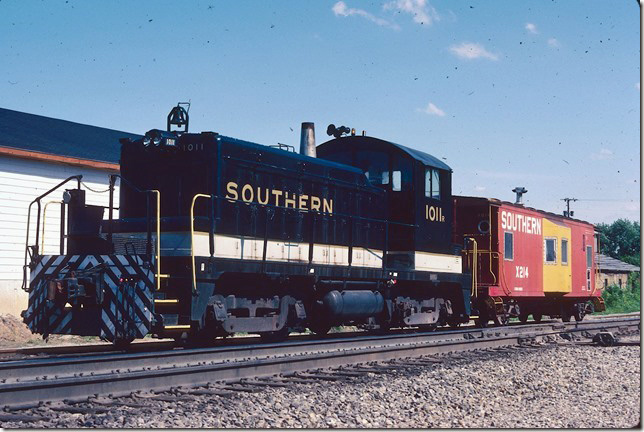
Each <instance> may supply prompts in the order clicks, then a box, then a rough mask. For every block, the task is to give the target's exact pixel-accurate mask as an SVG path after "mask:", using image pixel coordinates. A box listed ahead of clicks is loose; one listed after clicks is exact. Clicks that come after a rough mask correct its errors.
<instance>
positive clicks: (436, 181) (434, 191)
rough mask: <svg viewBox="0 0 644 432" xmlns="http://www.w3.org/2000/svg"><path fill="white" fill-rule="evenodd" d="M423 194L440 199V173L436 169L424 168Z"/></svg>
mask: <svg viewBox="0 0 644 432" xmlns="http://www.w3.org/2000/svg"><path fill="white" fill-rule="evenodd" d="M425 196H426V197H427V198H432V199H437V200H439V199H441V184H440V173H439V171H438V170H437V169H433V168H427V169H425Z"/></svg>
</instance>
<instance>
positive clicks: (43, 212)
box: [40, 201, 64, 255]
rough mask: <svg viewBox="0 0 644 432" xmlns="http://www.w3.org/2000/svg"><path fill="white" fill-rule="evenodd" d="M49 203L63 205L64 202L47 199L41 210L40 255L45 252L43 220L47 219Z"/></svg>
mask: <svg viewBox="0 0 644 432" xmlns="http://www.w3.org/2000/svg"><path fill="white" fill-rule="evenodd" d="M49 204H62V205H64V203H63V202H62V201H47V203H46V204H45V207H44V208H43V211H42V236H41V238H42V243H41V244H40V255H44V254H45V221H46V220H47V218H46V215H47V206H49Z"/></svg>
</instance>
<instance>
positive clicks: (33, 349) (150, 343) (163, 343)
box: [0, 312, 640, 363]
mask: <svg viewBox="0 0 644 432" xmlns="http://www.w3.org/2000/svg"><path fill="white" fill-rule="evenodd" d="M639 315H640V313H639V312H635V313H623V314H611V315H589V316H587V317H586V320H597V319H602V320H606V319H609V318H619V317H632V316H639ZM558 322H559V321H558V320H554V319H544V320H543V324H554V323H558ZM508 325H509V326H519V325H534V323H530V324H520V323H518V322H511V323H510V324H508ZM472 328H474V325H473V324H465V325H462V326H461V327H460V329H447V328H446V327H443V328H441V329H440V330H439V331H438V332H435V333H436V334H438V333H440V332H443V331H449V332H455V331H463V330H466V329H472ZM389 332H390V334H395V333H398V334H409V333H413V332H415V333H418V332H417V331H416V330H415V329H413V328H402V329H397V330H396V329H392V330H390V331H389ZM366 335H369V333H368V332H367V331H365V330H357V331H345V332H336V333H330V334H328V335H325V336H318V335H314V334H312V333H310V334H306V333H292V334H291V335H290V336H289V341H293V342H295V341H301V340H311V339H315V338H318V339H319V338H326V339H331V338H347V337H364V336H366ZM260 340H261V339H260V337H259V336H256V335H247V336H234V337H228V338H223V339H218V340H217V344H218V346H223V345H226V346H232V345H243V344H246V345H248V344H250V343H254V342H259V341H260ZM179 347H180V346H179V345H177V344H176V342H175V341H174V340H170V339H153V340H139V341H135V342H133V343H132V344H130V346H129V347H128V348H127V351H128V352H144V351H159V350H164V349H166V350H171V349H174V348H179ZM123 351H124V349H123V348H120V347H116V346H114V345H113V344H111V343H108V342H99V343H88V344H80V345H78V344H77V345H72V344H65V345H40V346H38V345H36V346H25V347H16V348H0V363H2V362H5V361H10V360H18V359H20V358H21V357H20V356H35V355H39V356H41V358H42V356H43V355H45V356H56V355H62V354H65V355H75V354H78V355H83V354H102V353H109V352H123ZM11 356H18V358H15V359H14V358H11Z"/></svg>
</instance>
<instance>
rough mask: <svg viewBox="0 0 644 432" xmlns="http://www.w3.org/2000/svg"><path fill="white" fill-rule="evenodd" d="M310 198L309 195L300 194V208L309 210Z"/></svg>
mask: <svg viewBox="0 0 644 432" xmlns="http://www.w3.org/2000/svg"><path fill="white" fill-rule="evenodd" d="M308 199H309V196H308V195H300V200H299V203H298V204H299V206H298V207H299V208H300V210H307V208H306V205H307V202H306V201H307V200H308Z"/></svg>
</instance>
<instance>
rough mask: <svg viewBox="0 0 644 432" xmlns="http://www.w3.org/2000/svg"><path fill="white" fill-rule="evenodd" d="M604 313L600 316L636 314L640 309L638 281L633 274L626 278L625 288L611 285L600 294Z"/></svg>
mask: <svg viewBox="0 0 644 432" xmlns="http://www.w3.org/2000/svg"><path fill="white" fill-rule="evenodd" d="M602 297H603V298H604V302H605V303H606V311H605V312H602V314H614V313H629V312H638V311H640V309H641V307H640V306H641V289H640V279H639V277H636V276H635V274H631V276H629V278H628V284H627V288H624V289H621V288H620V287H618V286H617V285H611V286H609V287H608V288H606V289H605V290H604V292H603V293H602Z"/></svg>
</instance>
